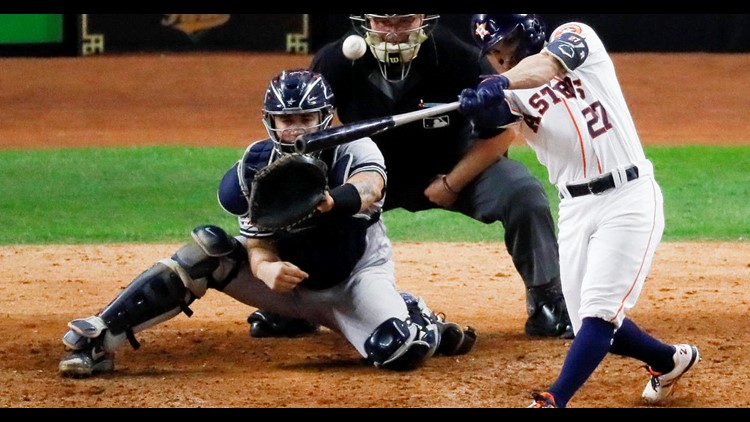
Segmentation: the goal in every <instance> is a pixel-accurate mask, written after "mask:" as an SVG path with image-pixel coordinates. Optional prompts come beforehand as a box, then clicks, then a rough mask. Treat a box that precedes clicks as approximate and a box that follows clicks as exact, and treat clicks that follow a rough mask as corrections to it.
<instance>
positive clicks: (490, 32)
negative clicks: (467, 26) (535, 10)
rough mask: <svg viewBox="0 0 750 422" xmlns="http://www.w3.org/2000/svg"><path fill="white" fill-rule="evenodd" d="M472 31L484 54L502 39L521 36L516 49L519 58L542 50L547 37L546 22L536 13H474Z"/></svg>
mask: <svg viewBox="0 0 750 422" xmlns="http://www.w3.org/2000/svg"><path fill="white" fill-rule="evenodd" d="M471 33H472V34H473V36H474V41H475V42H476V43H477V45H478V46H479V48H481V49H482V54H483V55H484V54H487V53H488V52H489V51H490V50H491V49H492V47H494V46H496V45H497V44H498V43H499V42H500V41H503V40H506V39H514V38H516V37H519V38H520V40H521V41H520V42H519V44H518V48H517V49H516V57H517V59H518V60H521V59H524V58H526V57H528V56H531V55H532V54H536V53H538V52H540V51H542V48H543V47H544V42H545V41H546V39H547V34H546V30H545V25H544V22H542V20H541V19H540V18H539V17H538V16H537V15H534V14H523V15H519V14H505V15H488V14H478V15H474V16H473V17H472V19H471Z"/></svg>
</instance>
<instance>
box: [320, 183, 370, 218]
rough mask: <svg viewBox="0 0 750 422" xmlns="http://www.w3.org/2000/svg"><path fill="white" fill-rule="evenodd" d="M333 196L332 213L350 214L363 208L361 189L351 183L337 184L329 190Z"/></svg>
mask: <svg viewBox="0 0 750 422" xmlns="http://www.w3.org/2000/svg"><path fill="white" fill-rule="evenodd" d="M328 193H329V194H330V195H331V198H333V208H332V209H331V211H329V213H330V214H335V215H345V216H350V215H354V214H356V213H358V212H359V209H360V208H362V198H361V197H360V196H359V191H358V190H357V188H356V187H355V186H354V185H352V184H351V183H344V184H343V185H341V186H336V187H335V188H333V189H331V190H330V191H329V192H328Z"/></svg>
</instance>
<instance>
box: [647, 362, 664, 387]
mask: <svg viewBox="0 0 750 422" xmlns="http://www.w3.org/2000/svg"><path fill="white" fill-rule="evenodd" d="M643 367H644V368H645V369H646V371H647V372H648V373H649V374H650V375H651V388H653V389H654V390H656V389H657V388H658V387H659V386H661V381H660V380H659V377H660V376H662V375H664V374H662V373H660V372H656V371H654V370H653V369H652V368H651V367H650V366H648V365H643Z"/></svg>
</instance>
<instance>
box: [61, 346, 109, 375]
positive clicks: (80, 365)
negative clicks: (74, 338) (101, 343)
mask: <svg viewBox="0 0 750 422" xmlns="http://www.w3.org/2000/svg"><path fill="white" fill-rule="evenodd" d="M58 369H59V370H60V374H61V375H62V376H64V377H71V378H86V377H90V376H91V375H93V374H95V373H101V372H112V371H113V370H114V369H115V355H114V354H113V353H107V352H106V351H105V350H104V349H102V348H101V347H98V346H93V347H89V348H86V349H83V350H76V351H73V352H70V353H69V354H68V355H67V356H65V357H64V358H62V359H61V360H60V364H59V365H58Z"/></svg>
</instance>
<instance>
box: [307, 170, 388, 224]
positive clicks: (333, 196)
mask: <svg viewBox="0 0 750 422" xmlns="http://www.w3.org/2000/svg"><path fill="white" fill-rule="evenodd" d="M347 185H348V186H347ZM384 189H385V180H383V176H382V175H381V174H380V173H378V172H376V171H364V172H360V173H357V174H355V175H353V176H352V177H350V178H349V180H347V181H346V183H344V184H343V185H341V186H337V187H335V188H333V189H331V190H330V191H326V192H325V197H324V198H323V201H321V202H320V204H319V205H318V207H317V210H318V211H319V212H321V213H326V212H331V211H334V212H336V213H340V214H342V215H353V214H357V213H359V212H362V211H364V210H367V209H369V208H370V207H372V206H373V205H374V204H375V203H376V202H378V201H379V200H380V199H381V198H383V192H384ZM355 194H356V195H355ZM355 196H356V197H355Z"/></svg>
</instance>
